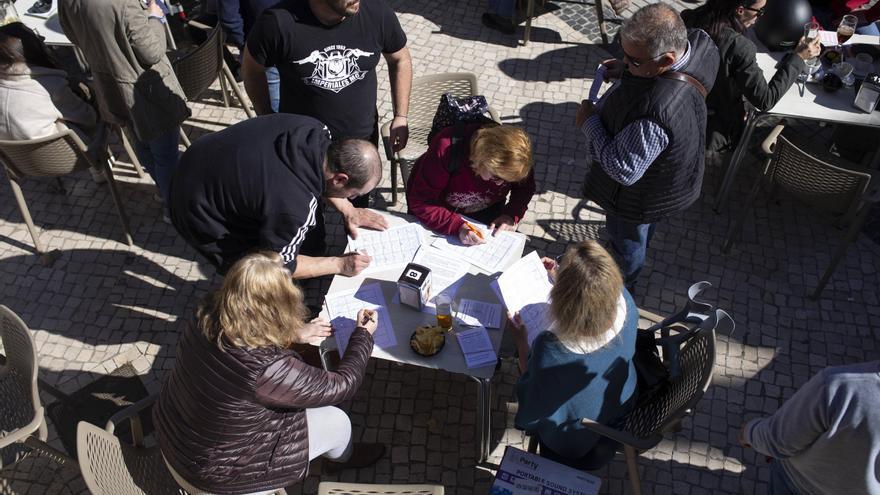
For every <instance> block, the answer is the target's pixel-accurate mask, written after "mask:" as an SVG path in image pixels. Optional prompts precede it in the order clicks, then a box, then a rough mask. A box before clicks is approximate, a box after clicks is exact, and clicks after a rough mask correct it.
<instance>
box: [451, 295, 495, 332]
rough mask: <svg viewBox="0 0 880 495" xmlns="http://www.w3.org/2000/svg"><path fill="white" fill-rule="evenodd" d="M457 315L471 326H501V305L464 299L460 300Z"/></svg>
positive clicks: (459, 319)
mask: <svg viewBox="0 0 880 495" xmlns="http://www.w3.org/2000/svg"><path fill="white" fill-rule="evenodd" d="M455 317H456V318H458V321H459V322H460V323H461V324H462V325H466V326H469V327H476V326H482V327H486V328H501V305H500V304H492V303H487V302H482V301H475V300H473V299H462V300H461V301H459V302H458V312H457V313H456V315H455Z"/></svg>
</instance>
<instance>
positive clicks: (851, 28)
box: [837, 15, 858, 62]
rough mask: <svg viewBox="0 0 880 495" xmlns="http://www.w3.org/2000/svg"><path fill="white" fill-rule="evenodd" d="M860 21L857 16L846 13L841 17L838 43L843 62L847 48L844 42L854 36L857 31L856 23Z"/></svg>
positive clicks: (838, 28) (838, 27)
mask: <svg viewBox="0 0 880 495" xmlns="http://www.w3.org/2000/svg"><path fill="white" fill-rule="evenodd" d="M857 23H858V21H857V19H856V16H854V15H845V16H843V18H842V19H840V25H839V26H837V44H838V46H840V61H841V62H843V52H844V51H845V48H844V47H843V44H844V43H846V42H847V41H849V39H850V38H852V36H853V34H855V32H856V24H857Z"/></svg>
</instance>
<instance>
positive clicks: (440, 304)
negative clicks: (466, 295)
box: [434, 293, 452, 331]
mask: <svg viewBox="0 0 880 495" xmlns="http://www.w3.org/2000/svg"><path fill="white" fill-rule="evenodd" d="M434 304H435V305H436V307H437V325H438V326H439V327H440V328H442V329H443V330H446V331H449V330H451V329H452V297H450V296H449V295H448V294H444V293H440V294H439V295H438V296H437V297H436V298H435V299H434Z"/></svg>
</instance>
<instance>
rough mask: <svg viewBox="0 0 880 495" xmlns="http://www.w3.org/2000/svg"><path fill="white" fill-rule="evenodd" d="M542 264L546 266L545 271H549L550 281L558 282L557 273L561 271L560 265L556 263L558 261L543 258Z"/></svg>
mask: <svg viewBox="0 0 880 495" xmlns="http://www.w3.org/2000/svg"><path fill="white" fill-rule="evenodd" d="M541 263H543V264H544V269H545V270H547V276H548V277H550V280H552V281H554V282H555V281H556V272H557V271H559V264H558V263H556V260H554V259H550V258H548V257H546V256H545V257H543V258H541Z"/></svg>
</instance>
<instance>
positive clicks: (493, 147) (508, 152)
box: [471, 125, 532, 182]
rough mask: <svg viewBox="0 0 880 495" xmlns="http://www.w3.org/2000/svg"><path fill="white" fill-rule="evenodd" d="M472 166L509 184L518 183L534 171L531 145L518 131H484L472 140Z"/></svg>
mask: <svg viewBox="0 0 880 495" xmlns="http://www.w3.org/2000/svg"><path fill="white" fill-rule="evenodd" d="M471 163H472V164H473V165H472V166H473V168H474V170H475V171H477V172H479V171H480V170H481V169H485V170H486V171H488V172H489V173H491V174H492V175H494V176H495V177H498V178H499V179H502V180H504V181H507V182H519V181H521V180H523V179H525V178H526V176H528V175H529V172H530V171H531V170H532V142H531V140H530V139H529V135H528V134H526V133H525V131H523V130H522V129H520V128H519V127H513V126H507V125H498V126H492V127H483V128H481V129H478V130H477V132H475V133H474V137H473V138H472V139H471Z"/></svg>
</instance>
